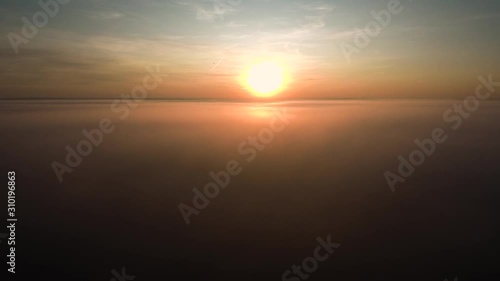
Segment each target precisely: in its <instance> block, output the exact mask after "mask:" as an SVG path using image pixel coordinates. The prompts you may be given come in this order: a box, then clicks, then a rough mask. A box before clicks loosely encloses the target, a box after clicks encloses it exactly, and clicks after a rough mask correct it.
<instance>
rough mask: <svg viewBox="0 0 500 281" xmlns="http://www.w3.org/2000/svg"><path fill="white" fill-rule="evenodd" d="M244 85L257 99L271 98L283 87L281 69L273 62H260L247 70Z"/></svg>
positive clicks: (282, 72) (283, 80) (283, 79)
mask: <svg viewBox="0 0 500 281" xmlns="http://www.w3.org/2000/svg"><path fill="white" fill-rule="evenodd" d="M244 83H245V84H246V86H247V87H248V89H249V90H250V91H251V92H252V93H253V94H254V95H255V96H257V97H272V96H274V95H276V94H277V93H278V92H279V91H280V90H282V89H283V87H284V85H285V74H284V70H283V68H282V67H281V66H280V65H278V64H277V63H275V62H272V61H265V62H260V63H257V64H255V65H253V66H252V67H250V69H249V70H248V72H247V73H246V76H245V77H244Z"/></svg>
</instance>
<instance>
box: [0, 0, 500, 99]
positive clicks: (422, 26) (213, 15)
mask: <svg viewBox="0 0 500 281" xmlns="http://www.w3.org/2000/svg"><path fill="white" fill-rule="evenodd" d="M42 1H43V2H47V1H49V0H42ZM60 1H61V2H64V1H68V0H64V1H63V0H60ZM391 1H394V0H362V1H361V0H360V1H356V0H331V1H326V0H324V1H313V0H300V1H299V0H216V1H214V0H140V1H139V0H137V1H132V0H85V1H84V0H69V2H68V3H66V4H58V6H59V10H58V11H57V12H55V13H54V14H53V16H49V17H48V22H47V24H46V25H42V26H41V27H39V28H38V32H37V33H36V35H35V36H33V37H32V38H27V37H22V36H23V33H22V28H23V26H24V25H25V24H24V23H23V20H22V18H23V17H25V18H27V19H28V20H29V21H31V22H33V15H35V14H36V13H37V12H39V11H43V10H42V8H41V7H40V6H39V4H38V0H26V1H5V0H0V24H1V27H0V33H1V34H2V37H1V38H2V39H1V40H0V63H1V66H2V67H1V69H0V72H1V74H0V98H2V99H6V98H72V99H78V98H109V99H114V98H117V97H120V95H122V94H123V93H128V92H130V91H131V89H132V88H134V87H135V86H136V85H138V84H140V83H141V81H142V79H143V77H144V76H145V75H147V73H148V72H147V70H146V67H155V66H157V65H159V67H160V69H161V73H162V75H163V77H164V81H163V82H162V83H161V85H160V86H159V87H158V88H156V89H155V90H154V91H152V92H151V93H150V94H149V95H148V97H149V98H187V99H190V98H193V99H199V98H210V99H218V98H220V99H246V98H250V97H251V96H252V95H251V93H249V92H248V89H245V88H244V86H243V85H242V84H241V83H239V80H238V79H239V77H240V76H241V75H242V73H243V72H244V71H245V70H246V69H248V67H250V66H251V65H252V64H255V63H256V62H258V61H262V60H275V61H278V62H279V63H280V65H281V66H282V67H283V68H284V69H285V70H286V71H287V73H289V76H290V79H289V81H288V84H287V85H286V87H285V88H284V89H283V91H282V92H281V93H280V94H279V97H280V98H282V99H335V98H353V99H357V98H463V97H465V96H467V95H469V94H471V93H473V92H474V89H475V86H476V85H477V83H478V82H477V77H478V76H479V75H483V76H484V75H488V74H493V76H494V77H497V75H498V77H499V78H497V79H498V80H500V52H498V50H499V48H498V46H499V45H500V1H496V0H491V1H485V0H484V1H481V0H478V1H470V0H454V1H452V0H441V1H432V0H419V1H417V0H413V1H411V0H401V2H400V5H399V6H398V9H397V10H398V11H399V12H398V13H391V20H390V21H388V24H387V25H385V26H381V25H379V27H380V29H379V30H378V31H379V32H378V33H372V35H373V36H369V37H368V38H369V43H368V44H365V45H357V44H356V42H358V41H359V40H358V41H355V39H356V38H357V37H356V36H358V37H359V34H360V32H363V30H365V27H366V25H367V23H369V22H373V21H374V16H373V15H372V14H371V12H372V11H373V12H380V11H387V10H388V5H389V4H388V3H390V2H391ZM372 26H373V25H372ZM376 31H377V30H376ZM13 34H15V36H17V37H13V36H14V35H13ZM20 37H22V38H23V39H22V40H24V41H23V43H19V42H20V41H14V42H17V43H16V44H17V45H18V46H17V48H18V50H17V53H16V50H15V49H16V48H15V47H13V45H16V44H12V40H13V39H12V38H17V40H19V38H20ZM358 39H359V38H358ZM358 43H359V42H358ZM346 46H351V47H354V48H356V52H355V53H350V55H348V56H347V55H346V50H347V49H346ZM360 46H361V47H362V48H358V47H360ZM348 50H351V51H352V50H353V49H352V48H350V49H348ZM348 57H349V58H348Z"/></svg>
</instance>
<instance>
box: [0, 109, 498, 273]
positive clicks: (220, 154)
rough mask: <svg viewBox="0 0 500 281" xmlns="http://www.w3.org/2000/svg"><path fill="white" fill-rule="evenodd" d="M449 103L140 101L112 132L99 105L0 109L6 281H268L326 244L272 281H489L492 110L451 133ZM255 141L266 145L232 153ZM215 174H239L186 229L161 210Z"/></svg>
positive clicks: (494, 262)
mask: <svg viewBox="0 0 500 281" xmlns="http://www.w3.org/2000/svg"><path fill="white" fill-rule="evenodd" d="M454 103H455V101H343V102H307V103H306V102H303V103H284V104H274V105H264V104H262V105H255V104H235V103H201V102H200V103H194V102H173V103H167V102H156V103H142V104H140V105H139V106H138V107H137V108H135V109H131V110H130V114H129V116H127V117H125V116H124V115H122V114H124V113H123V112H121V111H120V112H113V111H112V110H111V109H110V105H109V103H106V102H94V103H92V102H70V103H67V102H65V103H62V102H35V103H34V102H10V103H8V102H4V103H2V104H0V117H1V119H0V132H1V140H0V141H1V143H0V157H1V163H0V168H1V170H0V172H1V173H2V174H3V175H4V183H3V186H4V188H2V190H3V191H2V194H1V197H0V198H2V199H1V201H2V202H3V203H2V204H1V206H2V210H1V212H0V213H1V214H2V218H1V219H2V225H4V224H5V223H4V222H5V220H6V214H7V212H6V204H5V202H6V201H7V191H8V190H7V179H6V177H7V172H8V171H10V170H14V171H15V172H16V186H17V189H16V207H17V209H16V215H17V217H18V222H17V225H16V243H17V244H16V246H17V247H16V272H17V273H16V277H17V278H18V279H19V280H106V281H107V280H111V279H112V278H114V276H113V274H112V272H111V271H112V270H113V269H116V270H117V271H118V272H120V271H121V269H122V268H123V267H125V268H126V273H127V275H133V276H136V277H135V279H134V280H233V281H237V280H255V281H261V280H262V281H264V280H277V281H279V280H282V275H283V273H284V272H285V271H287V270H291V269H292V266H293V265H299V266H301V267H302V262H303V261H304V259H306V258H308V257H314V251H315V249H316V247H317V245H318V242H317V241H316V239H317V238H318V237H320V238H322V239H324V240H326V239H327V237H328V236H329V235H330V237H331V240H332V242H335V243H340V244H341V245H340V247H338V248H336V249H335V251H334V252H333V253H332V254H331V255H330V256H329V257H328V259H326V260H325V261H321V262H319V263H318V266H317V268H313V269H310V271H311V272H310V273H307V272H305V271H304V269H301V270H302V271H303V272H302V273H301V274H302V278H300V275H298V274H294V273H290V274H289V275H287V276H286V278H288V280H293V281H299V280H303V279H306V278H307V280H339V281H342V280H352V281H362V280H398V281H401V280H435V281H442V280H444V279H445V278H448V279H449V280H452V279H453V278H454V277H455V276H458V280H460V281H463V280H497V279H498V277H500V274H499V272H500V266H499V261H500V259H499V257H498V255H499V254H498V253H499V250H500V247H499V245H500V243H499V239H500V222H499V219H498V215H499V211H500V204H499V202H500V200H499V199H500V191H499V182H500V179H499V175H500V173H499V170H500V165H499V161H500V148H499V144H500V122H499V121H498V120H500V102H483V103H482V104H481V105H480V108H479V110H477V111H475V112H472V113H471V115H470V117H469V118H467V119H463V123H462V124H461V125H460V126H458V122H459V118H457V116H458V115H457V114H455V113H453V114H450V115H449V116H448V118H449V120H448V121H446V120H444V119H443V114H444V113H445V112H446V111H447V110H448V109H449V108H450V107H451V106H452V105H453V104H454ZM120 108H121V109H122V108H123V107H120ZM275 110H280V111H281V112H283V111H284V110H286V112H288V114H293V115H294V117H293V118H289V119H288V121H286V122H285V123H283V122H281V123H280V122H279V121H276V123H273V124H274V125H275V126H274V127H273V128H274V129H279V130H281V129H283V130H282V131H279V132H278V131H277V130H275V131H272V130H269V129H266V128H270V121H271V120H274V119H273V118H274V116H275V114H276V111H275ZM120 117H122V118H123V120H122V119H121V118H120ZM103 118H110V119H111V120H112V122H113V124H112V126H114V131H113V132H111V133H108V134H103V139H102V143H101V144H100V145H98V146H97V147H93V148H92V152H91V153H90V155H88V156H85V157H82V160H81V163H79V165H75V166H76V167H74V168H71V169H72V172H71V173H65V174H63V175H62V179H63V181H62V182H61V183H60V182H59V181H58V177H57V175H56V173H55V172H54V170H53V168H52V167H51V164H52V163H53V162H54V161H57V162H59V163H61V165H62V164H64V165H67V163H66V161H65V157H66V154H67V151H66V149H65V147H66V146H70V147H71V148H73V149H76V147H77V145H78V143H79V142H81V141H82V140H85V139H86V138H85V137H84V136H83V135H82V130H83V129H86V130H92V129H95V128H97V127H98V126H99V122H100V120H101V119H103ZM452 126H458V127H457V129H456V130H453V129H452ZM436 128H442V129H443V130H444V132H445V134H446V136H447V140H446V141H445V142H444V143H442V144H438V145H437V147H436V150H435V152H434V153H433V154H431V155H430V156H429V157H427V158H426V159H425V161H424V163H423V164H422V165H420V166H419V167H417V168H416V169H415V171H414V173H413V174H412V175H411V176H409V177H408V178H406V180H405V182H404V183H397V184H396V187H395V192H392V191H391V189H390V188H389V185H388V184H387V181H386V179H385V178H384V173H385V172H386V171H388V170H389V171H391V172H393V173H394V174H397V169H398V165H399V160H398V156H399V155H402V156H403V157H405V158H406V159H408V155H409V154H410V153H411V152H412V151H413V150H414V149H416V148H417V146H416V145H415V143H414V141H415V139H420V140H422V139H426V138H429V137H431V136H432V131H433V130H434V129H436ZM269 132H272V133H273V136H272V138H271V137H270V136H269ZM259 133H260V134H261V137H263V138H265V141H266V142H267V144H265V145H262V144H258V148H252V146H251V145H250V144H242V143H243V142H245V141H247V142H248V138H249V136H256V135H258V134H259ZM240 145H241V147H240ZM262 146H264V147H262ZM239 148H240V151H239ZM242 152H243V153H242ZM229 161H236V162H237V163H238V165H239V166H238V167H239V169H240V171H241V173H240V174H237V175H235V176H231V178H230V183H229V184H228V185H227V187H226V188H224V189H221V190H220V193H219V195H218V196H216V197H215V198H213V199H208V200H209V204H208V206H206V208H204V209H202V210H201V211H200V212H199V214H198V215H192V216H190V217H189V220H190V224H189V225H187V224H186V223H185V220H184V219H183V217H182V215H181V212H180V211H179V207H178V206H179V204H180V203H184V204H186V206H191V207H193V202H192V200H193V196H194V194H193V191H192V190H193V188H195V187H196V188H198V189H199V190H203V187H204V185H206V184H207V183H209V182H211V181H212V179H211V177H210V176H209V173H210V172H211V171H214V172H218V171H221V170H225V169H226V165H227V163H228V162H229ZM231 163H233V164H234V162H231ZM73 164H75V163H73ZM68 168H70V167H69V166H68ZM202 203H203V202H202ZM2 232H3V233H6V232H7V230H6V229H5V228H3V227H2V230H0V233H2ZM6 242H7V240H6V239H2V243H1V244H0V252H1V256H2V258H0V260H2V263H3V264H4V266H2V268H4V269H2V270H3V271H4V272H7V265H6V260H7V257H6V255H7V254H8V252H7V247H8V245H7V243H6ZM319 253H320V254H321V255H322V256H323V257H324V256H325V255H326V253H327V252H326V251H325V250H324V249H321V251H320V252H319ZM309 262H310V266H313V267H314V266H315V264H314V262H312V261H311V259H309ZM28 275H29V276H28ZM2 280H4V279H2ZM5 280H8V279H5ZM9 280H10V279H9ZM116 280H119V279H116ZM123 280H131V277H129V279H123Z"/></svg>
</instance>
